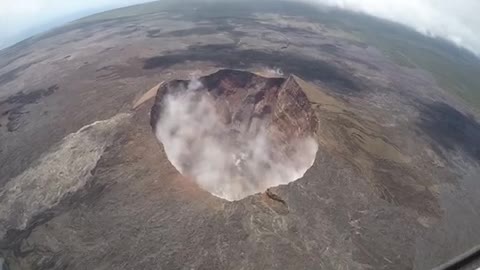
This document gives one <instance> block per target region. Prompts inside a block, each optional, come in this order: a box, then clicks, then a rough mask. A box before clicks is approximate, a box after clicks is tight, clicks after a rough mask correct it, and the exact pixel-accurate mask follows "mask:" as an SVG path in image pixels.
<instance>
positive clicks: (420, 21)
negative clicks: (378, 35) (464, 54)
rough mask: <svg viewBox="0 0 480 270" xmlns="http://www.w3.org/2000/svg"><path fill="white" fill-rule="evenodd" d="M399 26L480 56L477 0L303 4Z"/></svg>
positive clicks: (351, 0) (319, 1)
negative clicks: (332, 8)
mask: <svg viewBox="0 0 480 270" xmlns="http://www.w3.org/2000/svg"><path fill="white" fill-rule="evenodd" d="M304 2H308V3H314V4H324V5H327V6H333V7H337V8H341V9H346V10H351V11H355V12H361V13H365V14H368V15H371V16H375V17H379V18H382V19H386V20H390V21H394V22H397V23H401V24H403V25H406V26H408V27H411V28H413V29H415V30H417V31H419V32H421V33H423V34H426V35H429V36H436V37H443V38H445V39H447V40H450V41H451V42H453V43H455V44H457V45H459V46H461V47H464V48H466V49H468V50H470V51H472V52H475V53H476V54H477V55H478V54H480V35H479V34H478V33H480V16H478V11H479V10H480V1H477V0H457V1H450V0H404V1H386V0H305V1H304Z"/></svg>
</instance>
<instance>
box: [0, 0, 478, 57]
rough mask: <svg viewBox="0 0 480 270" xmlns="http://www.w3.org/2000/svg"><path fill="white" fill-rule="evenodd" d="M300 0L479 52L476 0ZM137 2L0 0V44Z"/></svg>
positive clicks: (140, 1)
mask: <svg viewBox="0 0 480 270" xmlns="http://www.w3.org/2000/svg"><path fill="white" fill-rule="evenodd" d="M160 1H161V0H160ZM179 1H180V0H179ZM225 1H228V0H225ZM300 1H304V2H311V3H312V2H313V3H323V4H327V5H332V6H337V7H340V8H345V9H349V10H354V11H359V12H364V13H367V14H370V15H374V16H377V17H381V18H384V19H389V20H392V21H396V22H399V23H402V24H405V25H407V26H410V27H413V28H414V29H416V30H418V31H420V32H422V33H426V34H430V35H436V36H442V37H445V38H447V39H449V40H451V41H453V42H455V43H457V44H459V45H461V46H463V47H465V48H467V49H470V50H472V51H474V52H476V53H477V54H480V16H478V12H479V11H480V1H479V0H455V1H451V0H300ZM142 2H149V0H81V1H77V0H75V1H73V0H72V1H65V0H0V47H2V44H3V45H5V44H6V43H11V42H12V41H19V40H18V39H20V38H25V37H27V36H28V34H31V33H34V32H35V31H38V30H39V28H40V27H39V26H41V25H47V24H49V23H51V24H52V25H54V24H53V23H55V22H57V23H60V22H66V21H67V20H68V19H76V18H78V17H81V16H85V15H88V14H91V13H94V12H98V11H102V10H108V9H111V8H115V7H121V6H126V5H131V4H138V3H142ZM43 28H45V27H43ZM41 30H44V29H41ZM26 35H27V36H26Z"/></svg>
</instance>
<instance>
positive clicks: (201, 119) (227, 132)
mask: <svg viewBox="0 0 480 270" xmlns="http://www.w3.org/2000/svg"><path fill="white" fill-rule="evenodd" d="M297 80H299V79H298V78H297V77H295V76H289V77H288V78H283V77H264V76H261V75H259V74H255V73H250V72H246V71H239V70H227V69H225V70H219V71H217V72H215V73H213V74H210V75H207V76H204V77H200V78H195V79H191V80H173V81H170V82H168V83H165V84H163V85H161V86H160V87H159V89H158V91H157V94H156V97H155V103H154V106H153V107H152V110H151V114H150V115H151V116H150V117H151V119H150V123H151V126H152V128H153V130H154V132H155V135H156V137H157V139H158V140H159V141H160V142H161V143H162V144H163V146H164V149H165V152H166V154H167V157H168V159H169V160H170V162H171V163H172V164H173V165H174V166H175V167H176V168H177V170H178V171H179V172H181V173H182V174H183V175H184V176H185V177H186V178H187V179H191V180H192V181H193V182H195V183H196V184H197V185H198V186H199V187H201V188H202V189H204V190H206V191H208V192H210V193H211V194H213V195H215V196H217V197H220V198H223V199H226V200H229V201H235V200H240V199H242V198H245V197H247V196H249V195H252V194H255V193H258V192H264V191H265V190H266V189H268V188H269V187H272V186H278V185H283V184H288V183H290V182H292V181H295V180H297V179H299V178H301V177H302V176H303V175H304V173H305V172H306V171H307V170H308V168H310V167H311V166H312V164H313V162H314V160H315V156H316V152H317V149H318V145H317V142H316V140H315V133H316V130H317V125H318V124H317V123H318V121H317V118H316V116H315V113H314V111H313V109H312V107H311V102H310V101H309V99H308V97H307V95H306V94H305V92H304V91H303V89H302V87H301V86H300V85H299V84H298V82H297Z"/></svg>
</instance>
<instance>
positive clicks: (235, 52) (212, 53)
mask: <svg viewBox="0 0 480 270" xmlns="http://www.w3.org/2000/svg"><path fill="white" fill-rule="evenodd" d="M187 61H207V62H214V63H216V64H217V65H219V66H221V67H225V68H233V69H244V68H249V67H253V66H256V65H261V66H266V67H277V68H280V69H282V70H283V71H284V72H287V73H293V74H297V75H299V76H302V77H304V78H305V79H307V80H312V81H313V80H320V81H322V82H324V83H328V84H330V85H332V86H334V87H335V90H340V91H342V92H344V93H352V92H359V91H361V90H362V89H363V87H362V83H361V82H360V81H359V79H358V78H355V77H354V76H353V75H351V74H349V73H348V72H347V71H343V70H341V69H340V68H338V67H336V66H335V65H332V64H330V63H327V62H325V61H322V60H317V59H312V58H308V57H306V56H300V55H294V54H289V53H283V52H267V51H260V50H241V49H238V48H237V47H236V46H235V44H215V45H201V46H190V47H189V48H188V49H187V50H183V51H173V52H170V53H167V54H166V55H162V56H155V57H152V58H148V59H146V60H145V62H144V66H143V68H144V69H157V68H161V69H164V68H169V67H170V66H173V65H175V64H182V63H185V62H187Z"/></svg>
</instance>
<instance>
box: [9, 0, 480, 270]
mask: <svg viewBox="0 0 480 270" xmlns="http://www.w3.org/2000/svg"><path fill="white" fill-rule="evenodd" d="M262 3H264V4H259V5H258V6H256V7H255V8H252V5H251V3H246V4H238V5H233V6H229V5H225V6H224V5H213V4H212V5H203V6H197V5H196V4H195V2H194V3H192V4H191V5H190V4H183V5H181V6H177V5H168V4H165V5H161V4H158V3H153V4H146V5H141V6H135V7H130V8H125V9H120V10H114V11H111V12H107V13H102V14H98V15H94V16H91V17H87V18H85V19H82V20H79V21H75V22H72V23H70V24H67V25H65V26H63V27H60V28H57V29H54V30H51V31H49V32H47V33H44V34H42V35H39V36H35V37H32V38H30V39H28V40H25V41H22V42H20V43H18V44H16V45H14V46H12V47H10V48H7V49H4V50H2V51H0V259H2V258H3V259H4V264H5V265H8V267H9V269H428V268H432V267H434V266H437V265H439V264H442V263H444V262H446V261H447V260H449V259H450V258H452V257H454V256H456V255H459V254H461V253H463V252H465V251H467V250H468V249H470V248H472V247H474V246H475V245H478V244H479V243H480V234H478V228H479V227H480V213H479V212H478V209H480V183H479V182H478V180H479V175H480V168H479V165H480V124H479V121H478V119H479V118H478V116H479V115H478V107H475V106H477V105H478V104H480V103H477V101H479V100H480V99H477V98H478V89H479V88H478V87H477V86H478V85H479V84H477V80H478V71H479V70H480V69H478V67H480V64H479V62H478V59H477V58H472V57H470V55H469V54H468V53H467V52H465V51H462V50H461V49H458V48H455V47H453V46H451V45H449V44H445V43H444V42H443V41H440V40H431V39H427V38H426V37H423V36H420V35H419V34H416V33H413V32H410V31H409V30H407V29H404V28H402V27H400V26H397V25H392V24H390V23H386V22H382V21H378V20H374V19H368V18H363V17H359V16H360V15H355V14H349V13H342V12H339V11H328V10H314V9H312V8H309V7H308V6H302V5H297V4H290V5H291V6H286V7H285V6H284V7H283V8H282V5H278V4H275V3H272V2H268V1H265V2H262ZM378 25H381V26H378ZM374 27H378V37H377V36H375V38H371V37H372V36H371V35H372V32H368V31H370V30H368V29H374ZM375 29H377V28H375ZM393 36H395V39H403V40H410V39H411V40H414V41H415V42H418V43H415V42H405V44H410V45H392V44H397V43H396V42H395V41H391V40H390V41H391V42H390V41H389V42H387V39H388V38H389V37H393ZM392 40H393V39H392ZM402 44H403V43H402ZM412 44H413V45H412ZM418 44H422V46H417V45H418ZM395 46H398V47H395ZM402 46H404V47H402ZM405 46H416V47H413V49H412V48H406V47H405ZM429 46H430V47H429ZM400 47H401V48H400ZM420 47H421V48H422V49H419V50H418V51H416V50H415V48H420ZM425 48H429V49H428V50H427V49H425ZM421 51H425V52H424V53H422V52H421ZM392 52H393V53H392ZM399 52H400V53H401V52H410V53H411V54H410V55H408V54H399ZM432 52H434V53H432ZM429 53H431V55H435V57H433V56H432V57H431V58H429V57H430V56H431V55H430V54H429ZM431 59H434V60H431ZM430 60H431V61H430ZM428 63H430V65H427V64H428ZM225 68H231V69H236V70H243V71H250V72H254V73H256V74H259V75H262V76H265V77H277V75H278V74H276V75H275V76H269V74H271V72H273V73H279V71H281V73H282V74H283V77H284V78H290V79H289V80H293V81H295V83H296V84H298V86H296V87H299V88H301V89H302V92H303V93H304V94H305V96H306V97H307V99H308V103H309V108H311V111H308V112H309V113H311V114H312V115H313V116H312V117H311V118H312V119H315V123H314V127H312V128H310V127H309V131H308V132H309V134H311V136H312V137H313V138H314V140H315V142H316V143H317V144H318V150H317V151H316V156H315V160H314V162H313V165H312V166H311V167H310V168H309V169H308V170H307V171H306V173H305V175H304V176H303V177H301V178H300V179H298V180H296V181H294V182H291V183H289V184H286V185H280V186H275V187H271V188H269V189H268V190H265V191H263V192H260V193H256V194H253V195H251V196H247V197H245V198H243V199H240V200H234V201H228V200H224V199H222V198H219V197H217V196H214V195H212V194H211V193H209V192H208V191H206V190H204V189H202V188H201V187H200V186H198V185H197V184H196V183H195V181H191V179H188V177H187V176H184V175H182V174H181V173H180V172H179V171H178V170H177V169H176V168H175V167H174V166H173V165H172V164H171V162H170V161H169V160H168V158H167V153H166V151H165V149H166V148H167V147H168V145H165V146H164V145H162V143H160V142H159V140H157V138H156V136H155V130H153V129H152V125H151V119H152V115H151V113H152V112H155V110H153V111H152V108H153V107H154V105H155V104H156V103H155V98H153V97H154V96H155V93H154V92H155V90H153V92H151V93H150V94H149V95H148V96H149V97H151V98H150V99H141V97H142V96H143V95H144V94H145V93H146V92H147V90H148V89H151V88H152V87H154V86H155V85H157V87H154V88H155V89H156V88H158V84H159V83H161V82H171V81H172V80H190V79H192V76H193V77H197V78H198V77H201V76H206V75H209V74H214V73H215V72H217V71H218V70H220V69H225ZM450 68H451V69H452V70H453V71H451V72H450V71H449V69H450ZM462 70H464V72H460V71H462ZM457 71H458V72H457ZM444 74H448V76H446V75H444ZM472 74H473V75H472ZM475 74H476V75H477V76H475ZM282 80H283V79H282ZM459 85H461V87H460V86H459ZM476 87H477V88H476ZM217 88H218V87H213V89H217ZM465 89H467V91H466V92H465V91H464V90H465ZM227 90H228V89H227ZM474 90H476V92H475V91H474ZM138 100H141V102H137V101H138ZM134 104H135V106H134ZM237 109H238V108H237ZM309 110H310V109H309ZM155 122H156V121H153V122H152V123H153V124H155ZM288 123H289V124H288V125H290V124H291V123H295V121H292V122H288ZM288 125H287V126H288ZM0 263H1V262H0ZM0 269H1V266H0Z"/></svg>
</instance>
